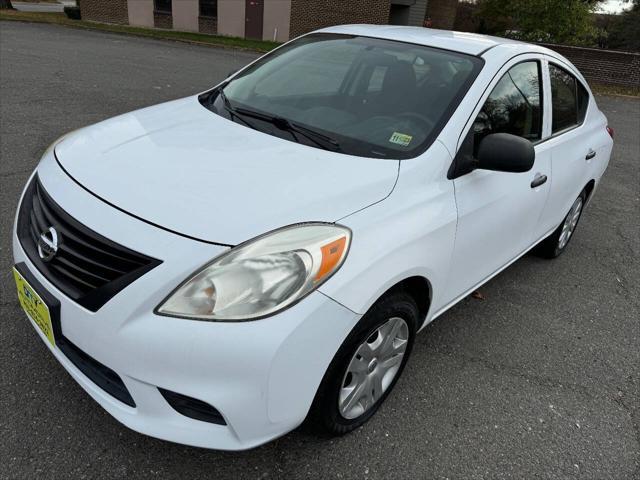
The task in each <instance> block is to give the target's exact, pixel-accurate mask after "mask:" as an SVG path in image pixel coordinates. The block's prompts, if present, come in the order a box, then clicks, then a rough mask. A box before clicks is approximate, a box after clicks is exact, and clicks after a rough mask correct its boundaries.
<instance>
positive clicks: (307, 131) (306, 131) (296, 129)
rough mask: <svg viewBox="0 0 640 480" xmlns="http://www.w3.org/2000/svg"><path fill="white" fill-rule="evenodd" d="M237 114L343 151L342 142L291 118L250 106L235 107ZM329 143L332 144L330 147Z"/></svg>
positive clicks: (323, 146)
mask: <svg viewBox="0 0 640 480" xmlns="http://www.w3.org/2000/svg"><path fill="white" fill-rule="evenodd" d="M225 98H226V97H225ZM233 112H234V113H235V114H240V115H244V116H247V117H252V118H256V119H258V120H263V121H265V122H269V123H271V124H273V125H275V126H276V127H277V128H279V129H280V130H285V131H287V132H290V133H291V134H292V135H293V137H294V138H295V139H296V141H297V142H298V143H300V141H299V140H298V137H297V135H296V134H300V135H302V136H303V137H305V138H307V139H308V140H311V141H312V142H313V143H315V144H316V145H318V146H319V147H320V148H323V149H325V150H331V151H334V152H339V151H341V148H340V144H339V143H338V142H337V141H336V140H335V139H333V138H331V137H329V136H327V135H324V134H322V133H320V132H317V131H315V130H313V129H311V128H307V127H303V126H302V125H298V124H297V123H293V122H292V121H291V120H288V119H286V118H284V117H279V116H277V115H269V114H266V113H260V112H256V111H254V110H249V109H248V108H242V107H236V108H234V109H233ZM328 145H331V146H330V147H329V146H328Z"/></svg>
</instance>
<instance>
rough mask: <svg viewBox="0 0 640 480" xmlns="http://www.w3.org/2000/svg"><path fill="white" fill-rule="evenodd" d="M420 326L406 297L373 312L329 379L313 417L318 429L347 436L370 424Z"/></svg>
mask: <svg viewBox="0 0 640 480" xmlns="http://www.w3.org/2000/svg"><path fill="white" fill-rule="evenodd" d="M417 325H418V307H417V306H416V303H415V301H414V300H413V298H412V297H411V296H410V295H408V294H406V293H404V292H398V293H394V294H390V295H388V296H386V297H384V298H382V299H381V300H379V301H378V302H377V303H376V304H375V305H374V306H373V307H371V309H370V310H369V311H368V312H367V313H366V314H365V315H364V316H363V317H362V319H361V320H360V322H359V323H358V324H357V325H356V327H355V328H354V329H353V331H352V332H351V333H350V334H349V336H348V337H347V339H346V340H345V341H344V343H343V344H342V346H341V347H340V349H339V350H338V352H337V353H336V355H335V357H334V358H333V361H332V362H331V364H330V365H329V368H328V369H327V372H326V373H325V376H324V378H323V380H322V383H321V384H320V387H319V388H318V392H317V394H316V398H315V399H314V402H313V405H312V407H311V411H310V413H309V420H310V423H311V424H312V426H313V427H315V428H316V429H320V430H323V431H325V432H328V433H331V434H338V435H341V434H344V433H347V432H350V431H351V430H354V429H355V428H357V427H359V426H360V425H362V424H364V423H365V422H366V421H367V420H369V418H371V417H372V416H373V414H374V413H375V412H376V410H378V408H379V407H380V405H381V404H382V402H383V401H384V400H385V398H386V397H387V396H388V395H389V393H390V392H391V390H392V389H393V387H394V385H395V383H396V382H397V380H398V378H399V377H400V375H401V373H402V370H403V369H404V366H405V364H406V362H407V359H408V358H409V354H410V353H411V348H412V347H413V341H414V338H415V334H416V330H417Z"/></svg>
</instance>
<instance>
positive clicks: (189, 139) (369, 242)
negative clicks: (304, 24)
mask: <svg viewBox="0 0 640 480" xmlns="http://www.w3.org/2000/svg"><path fill="white" fill-rule="evenodd" d="M612 137H613V131H612V130H611V129H610V128H609V127H608V126H607V120H606V118H605V116H604V115H603V114H602V112H600V110H599V109H598V107H597V106H596V102H595V99H594V97H593V95H592V94H591V92H590V90H589V87H588V86H587V83H586V82H585V80H584V78H583V77H582V75H581V74H580V72H578V70H577V69H576V68H575V67H574V66H573V65H572V64H571V63H569V62H568V61H567V60H566V59H565V58H563V57H562V56H560V55H558V54H557V53H555V52H552V51H550V50H547V49H545V48H542V47H540V46H535V45H528V44H525V43H518V42H512V41H508V40H504V39H497V38H491V37H485V36H481V35H474V34H463V33H453V32H445V31H438V30H429V29H423V28H411V27H390V26H365V25H360V26H340V27H332V28H328V29H324V30H320V31H317V32H314V33H311V34H308V35H305V36H303V37H300V38H298V39H296V40H294V41H292V42H289V43H287V44H285V45H283V46H281V47H280V48H277V49H276V50H274V51H273V52H271V53H269V54H267V55H265V56H263V57H262V58H260V59H258V60H257V61H255V62H253V63H252V64H250V65H248V66H246V67H245V68H243V69H242V70H241V71H239V72H238V73H236V74H234V75H232V76H230V77H229V78H227V79H226V80H225V81H224V82H222V83H221V84H220V85H217V86H216V87H215V88H213V89H211V90H209V91H206V92H204V93H202V94H200V95H197V96H192V97H188V98H184V99H181V100H176V101H172V102H168V103H165V104H162V105H158V106H154V107H150V108H145V109H142V110H139V111H136V112H132V113H128V114H125V115H121V116H119V117H115V118H112V119H110V120H106V121H103V122H100V123H97V124H95V125H92V126H89V127H86V128H82V129H80V130H77V131H75V132H72V133H69V134H67V135H66V136H64V137H62V138H61V139H59V140H58V141H57V142H54V144H52V145H51V147H49V149H48V150H47V151H46V152H45V153H44V156H43V157H42V159H41V161H40V164H39V165H38V167H37V169H36V171H35V172H34V174H33V175H32V177H31V178H30V180H29V182H28V184H27V186H26V187H25V189H24V192H23V194H22V198H21V201H20V206H19V207H18V212H17V216H16V222H15V229H14V235H13V255H14V260H15V269H14V276H15V281H16V283H17V289H18V297H19V300H20V302H21V304H22V306H23V308H24V309H25V310H26V312H27V314H28V317H29V319H30V321H31V323H32V325H33V326H34V327H35V330H36V331H37V332H38V334H39V335H40V337H41V338H42V340H43V341H44V342H45V343H46V344H47V346H48V347H49V349H50V350H51V351H52V352H53V354H54V355H55V357H56V358H57V360H58V361H59V362H60V363H61V364H62V365H63V366H64V367H65V369H66V370H67V371H68V372H69V373H70V374H71V376H72V377H73V378H74V379H75V380H76V381H77V382H78V383H79V384H80V385H81V386H82V387H83V388H84V389H85V390H86V391H87V392H88V393H89V394H90V395H91V396H92V397H93V398H94V399H95V400H96V401H97V402H98V403H99V404H100V405H101V406H102V407H104V408H105V409H106V410H107V411H108V412H109V413H111V414H112V415H113V416H114V417H115V418H116V419H118V420H119V421H120V422H122V423H123V424H125V425H127V426H128V427H130V428H132V429H134V430H137V431H139V432H142V433H145V434H148V435H152V436H154V437H158V438H162V439H167V440H171V441H174V442H180V443H184V444H189V445H196V446H202V447H209V448H216V449H228V450H240V449H246V448H250V447H254V446H256V445H259V444H262V443H264V442H267V441H269V440H271V439H273V438H275V437H278V436H280V435H283V434H284V433H286V432H288V431H290V430H292V429H294V428H295V427H297V426H298V425H300V424H301V423H302V422H303V421H305V419H308V422H309V424H310V425H314V426H315V427H316V428H318V429H320V430H324V431H328V432H330V433H333V434H343V433H346V432H349V431H351V430H353V429H354V428H356V427H358V426H359V425H362V424H363V423H364V422H366V421H367V420H368V419H369V418H370V417H371V416H372V415H373V414H374V413H375V411H376V410H377V409H378V408H379V407H380V404H381V403H382V402H383V401H384V399H385V398H386V397H387V395H389V393H390V391H391V390H392V388H393V386H394V384H395V382H396V381H397V380H398V378H399V377H400V374H401V373H402V370H403V368H404V366H405V364H406V362H407V360H408V357H409V354H410V353H411V348H412V345H413V343H414V340H415V336H416V333H417V332H418V331H419V330H420V329H422V328H424V327H425V325H427V324H428V323H429V322H431V321H432V320H433V319H435V318H436V317H438V316H439V315H441V314H442V313H443V312H444V311H446V310H447V309H448V308H450V307H451V306H452V305H454V304H455V303H456V302H458V301H459V300H460V299H462V298H463V297H465V296H466V295H468V294H469V293H470V292H472V291H473V290H474V289H476V288H477V287H478V286H479V285H482V284H483V283H484V282H486V281H487V280H489V279H490V278H492V277H493V276H494V275H496V274H497V273H498V272H500V271H501V270H503V269H504V268H506V267H507V266H508V265H509V264H511V263H512V262H514V261H516V260H517V259H518V258H519V257H521V256H522V255H523V254H525V253H526V252H527V251H528V250H530V249H533V248H534V247H535V250H536V251H537V252H538V253H539V254H541V255H543V256H545V257H548V258H553V257H557V256H558V255H560V254H561V253H562V252H564V251H565V250H566V249H567V245H568V244H569V242H570V240H571V238H572V237H573V235H574V234H575V229H576V227H577V225H578V221H579V219H580V214H581V212H582V211H583V209H584V207H585V205H586V204H587V203H588V201H589V200H590V199H591V197H592V195H593V192H594V190H595V188H596V187H597V186H598V183H599V181H600V178H601V177H602V174H603V172H604V171H605V168H606V167H607V163H608V161H609V156H610V153H611V149H612V144H613V140H612Z"/></svg>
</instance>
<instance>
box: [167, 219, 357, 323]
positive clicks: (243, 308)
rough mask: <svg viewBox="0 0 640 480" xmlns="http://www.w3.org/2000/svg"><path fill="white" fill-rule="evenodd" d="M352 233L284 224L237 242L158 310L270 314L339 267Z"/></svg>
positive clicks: (219, 316) (247, 316)
mask: <svg viewBox="0 0 640 480" xmlns="http://www.w3.org/2000/svg"><path fill="white" fill-rule="evenodd" d="M350 242H351V231H350V230H349V229H347V228H346V227H341V226H338V225H334V224H325V223H308V224H300V225H294V226H291V227H286V228H283V229H280V230H276V231H274V232H271V233H268V234H266V235H263V236H261V237H258V238H256V239H254V240H250V241H249V242H246V243H243V244H241V245H238V246H237V247H234V248H232V249H231V250H229V251H228V252H226V253H224V254H223V255H221V256H220V257H218V258H216V259H215V260H214V261H213V262H211V263H210V264H208V265H206V266H205V267H203V268H202V269H201V270H199V271H198V272H196V273H195V274H194V275H193V276H192V277H191V278H189V279H188V280H187V281H186V282H184V283H183V284H182V285H181V286H180V287H178V289H177V290H176V291H175V292H173V293H172V294H171V295H170V296H169V298H168V299H167V300H165V301H164V303H162V305H160V306H159V307H158V308H157V310H156V311H157V313H159V314H162V315H170V316H174V317H185V318H195V319H201V320H227V321H229V320H231V321H239V320H251V319H256V318H260V317H265V316H268V315H272V314H274V313H276V312H278V311H280V310H282V309H284V308H286V307H287V306H289V305H291V304H293V303H294V302H296V301H298V300H300V299H301V298H302V297H304V296H305V295H307V294H308V293H310V292H312V291H313V290H315V289H316V288H318V287H319V286H320V285H321V284H322V283H323V282H324V281H326V280H327V279H328V278H329V277H330V276H331V275H333V274H334V273H335V272H336V271H337V270H338V269H339V268H340V266H341V265H342V263H343V262H344V259H345V257H346V255H347V251H348V250H349V244H350Z"/></svg>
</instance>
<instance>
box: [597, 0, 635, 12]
mask: <svg viewBox="0 0 640 480" xmlns="http://www.w3.org/2000/svg"><path fill="white" fill-rule="evenodd" d="M630 6H631V2H627V3H625V2H623V1H622V0H606V1H605V2H603V3H602V4H601V5H600V7H599V8H598V11H600V12H604V13H620V12H621V11H622V10H623V9H626V8H629V7H630Z"/></svg>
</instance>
